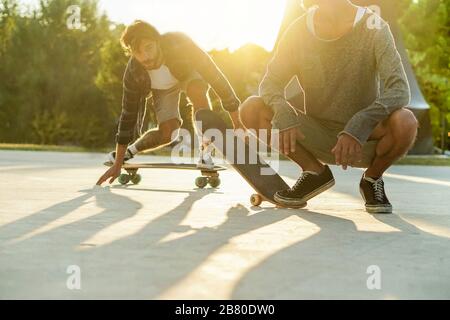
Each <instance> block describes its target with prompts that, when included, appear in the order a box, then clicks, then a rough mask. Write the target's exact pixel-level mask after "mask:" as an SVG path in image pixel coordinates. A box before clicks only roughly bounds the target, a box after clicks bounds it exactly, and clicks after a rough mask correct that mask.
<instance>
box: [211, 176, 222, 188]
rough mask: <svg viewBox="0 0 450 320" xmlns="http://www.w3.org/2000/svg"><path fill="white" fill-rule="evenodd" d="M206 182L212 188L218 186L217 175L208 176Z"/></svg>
mask: <svg viewBox="0 0 450 320" xmlns="http://www.w3.org/2000/svg"><path fill="white" fill-rule="evenodd" d="M208 182H209V185H210V186H211V187H212V188H217V187H218V186H220V179H219V177H211V178H209V180H208Z"/></svg>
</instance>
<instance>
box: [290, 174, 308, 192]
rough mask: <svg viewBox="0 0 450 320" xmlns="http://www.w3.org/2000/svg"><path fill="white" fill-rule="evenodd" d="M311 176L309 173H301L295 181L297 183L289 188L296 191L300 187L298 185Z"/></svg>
mask: <svg viewBox="0 0 450 320" xmlns="http://www.w3.org/2000/svg"><path fill="white" fill-rule="evenodd" d="M310 175H311V173H309V172H303V173H302V176H301V177H300V178H299V179H298V180H297V182H296V183H295V184H294V186H293V187H292V188H291V191H293V190H296V189H297V188H299V187H300V185H301V184H302V183H303V182H304V181H305V180H306V178H308V177H309V176H310Z"/></svg>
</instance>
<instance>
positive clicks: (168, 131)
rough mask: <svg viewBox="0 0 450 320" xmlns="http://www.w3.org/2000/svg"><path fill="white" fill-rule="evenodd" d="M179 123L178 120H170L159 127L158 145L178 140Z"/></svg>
mask: <svg viewBox="0 0 450 320" xmlns="http://www.w3.org/2000/svg"><path fill="white" fill-rule="evenodd" d="M180 128H181V122H180V121H179V120H178V119H172V120H169V121H166V122H163V123H161V124H160V125H159V131H160V139H161V141H160V143H161V144H169V143H171V142H172V141H175V140H176V139H177V138H178V135H179V133H180Z"/></svg>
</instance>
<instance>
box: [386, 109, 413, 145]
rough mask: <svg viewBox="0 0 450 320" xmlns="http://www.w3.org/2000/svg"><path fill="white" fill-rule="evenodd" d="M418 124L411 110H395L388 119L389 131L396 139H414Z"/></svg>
mask: <svg viewBox="0 0 450 320" xmlns="http://www.w3.org/2000/svg"><path fill="white" fill-rule="evenodd" d="M418 129H419V122H418V121H417V118H416V116H415V115H414V113H413V112H412V111H411V110H408V109H406V108H403V109H400V110H397V111H396V112H394V113H393V114H392V115H391V117H390V118H389V130H390V131H391V132H392V134H393V136H394V137H395V138H398V139H405V140H410V139H413V140H414V139H415V138H416V136H417V130H418Z"/></svg>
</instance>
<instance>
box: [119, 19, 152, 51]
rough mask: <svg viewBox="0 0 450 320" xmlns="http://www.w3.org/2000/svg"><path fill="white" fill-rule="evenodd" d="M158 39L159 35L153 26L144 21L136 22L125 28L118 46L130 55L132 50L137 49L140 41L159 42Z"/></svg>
mask: <svg viewBox="0 0 450 320" xmlns="http://www.w3.org/2000/svg"><path fill="white" fill-rule="evenodd" d="M160 37H161V35H160V34H159V32H158V30H156V28H155V27H154V26H152V25H151V24H149V23H147V22H145V21H142V20H136V21H134V22H133V23H132V24H131V25H129V26H128V27H126V28H125V31H124V32H123V33H122V36H121V37H120V44H121V45H122V48H123V49H124V50H125V53H126V54H127V55H130V54H131V51H132V50H136V49H137V48H138V47H139V45H140V44H141V41H142V40H144V39H150V40H156V41H159V38H160Z"/></svg>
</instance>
